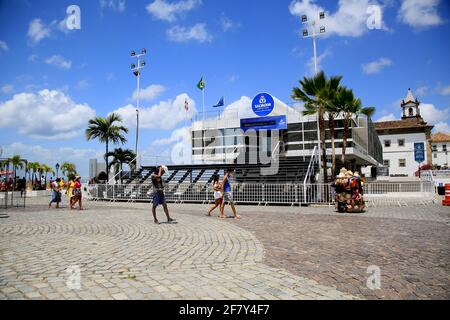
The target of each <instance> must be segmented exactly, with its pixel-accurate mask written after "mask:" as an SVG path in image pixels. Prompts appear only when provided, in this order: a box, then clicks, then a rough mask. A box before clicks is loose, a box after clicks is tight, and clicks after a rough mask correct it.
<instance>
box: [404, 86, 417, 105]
mask: <svg viewBox="0 0 450 320" xmlns="http://www.w3.org/2000/svg"><path fill="white" fill-rule="evenodd" d="M408 102H416V98H414V95H413V93H412V91H411V88H408V93H407V94H406V98H405V99H403V103H404V104H406V103H408Z"/></svg>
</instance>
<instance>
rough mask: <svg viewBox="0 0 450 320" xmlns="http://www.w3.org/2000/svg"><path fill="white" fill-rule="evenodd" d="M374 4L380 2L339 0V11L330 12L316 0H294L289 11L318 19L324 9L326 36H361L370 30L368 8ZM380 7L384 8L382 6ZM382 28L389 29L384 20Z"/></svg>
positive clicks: (322, 21)
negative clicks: (368, 26)
mask: <svg viewBox="0 0 450 320" xmlns="http://www.w3.org/2000/svg"><path fill="white" fill-rule="evenodd" d="M374 4H375V5H376V4H378V3H377V2H376V1H373V0H339V3H338V9H337V11H336V12H334V13H330V12H329V11H327V10H325V9H324V8H323V7H321V6H319V5H317V4H316V3H315V1H314V0H301V1H300V0H294V1H292V2H291V4H290V5H289V11H290V13H291V14H292V15H294V16H298V17H301V16H302V15H304V14H306V15H307V16H308V18H309V19H313V18H316V19H318V16H317V15H318V14H319V12H321V11H324V12H325V19H324V20H321V21H320V26H325V29H326V33H325V35H324V36H331V35H338V36H347V37H360V36H362V35H363V34H364V33H366V32H367V31H369V29H368V28H367V19H368V18H369V14H368V13H367V8H368V7H369V6H370V5H374ZM379 7H380V9H381V10H382V7H381V6H379ZM381 28H382V29H383V30H387V27H386V25H385V24H384V22H383V21H382V22H381Z"/></svg>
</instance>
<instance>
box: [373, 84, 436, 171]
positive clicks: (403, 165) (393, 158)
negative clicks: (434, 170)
mask: <svg viewBox="0 0 450 320" xmlns="http://www.w3.org/2000/svg"><path fill="white" fill-rule="evenodd" d="M419 106H420V102H419V101H418V100H417V99H416V98H414V96H413V93H412V91H411V89H408V93H407V95H406V98H405V99H403V100H402V102H401V104H400V107H401V108H402V118H401V120H395V121H381V122H375V128H376V131H377V133H378V136H379V138H380V142H381V145H382V147H383V165H384V167H387V168H388V169H389V176H391V177H413V176H414V173H415V172H416V171H417V170H418V168H419V163H417V162H416V161H415V157H414V144H415V143H423V146H424V148H425V152H424V153H425V160H424V162H422V163H421V165H423V164H429V165H431V161H432V156H431V144H430V142H431V130H432V129H433V126H432V125H429V124H427V123H426V122H425V121H424V119H423V118H422V116H421V115H420V107H419Z"/></svg>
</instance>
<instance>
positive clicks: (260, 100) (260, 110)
mask: <svg viewBox="0 0 450 320" xmlns="http://www.w3.org/2000/svg"><path fill="white" fill-rule="evenodd" d="M274 106H275V103H274V101H273V98H272V96H271V95H270V94H268V93H260V94H257V95H256V97H254V98H253V101H252V109H253V112H254V113H255V114H256V115H257V116H260V117H264V116H267V115H268V114H269V113H271V112H272V110H273V108H274Z"/></svg>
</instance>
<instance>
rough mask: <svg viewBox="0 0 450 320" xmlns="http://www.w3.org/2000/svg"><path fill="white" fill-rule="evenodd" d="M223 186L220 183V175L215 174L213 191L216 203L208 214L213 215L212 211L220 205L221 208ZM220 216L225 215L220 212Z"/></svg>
mask: <svg viewBox="0 0 450 320" xmlns="http://www.w3.org/2000/svg"><path fill="white" fill-rule="evenodd" d="M221 190H222V186H221V185H220V182H219V175H217V174H216V175H214V177H213V192H214V205H213V206H212V207H211V208H210V209H209V210H208V214H207V216H209V217H211V212H212V211H213V210H214V209H215V208H217V207H219V209H220V205H221V204H222V198H223V195H222V191H221ZM219 217H220V218H223V216H222V215H221V214H219Z"/></svg>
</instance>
